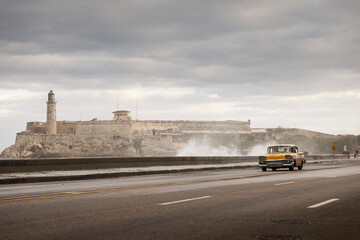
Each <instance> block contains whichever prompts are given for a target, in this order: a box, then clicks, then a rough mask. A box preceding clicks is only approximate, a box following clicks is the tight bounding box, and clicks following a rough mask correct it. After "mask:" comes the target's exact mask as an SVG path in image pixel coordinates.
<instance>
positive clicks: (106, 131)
mask: <svg viewBox="0 0 360 240" xmlns="http://www.w3.org/2000/svg"><path fill="white" fill-rule="evenodd" d="M75 135H76V136H77V137H79V138H80V139H87V138H104V139H107V140H109V141H110V140H112V139H113V140H116V139H117V138H131V135H132V132H131V127H130V122H129V121H89V122H76V123H75Z"/></svg>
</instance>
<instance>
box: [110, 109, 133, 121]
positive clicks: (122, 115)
mask: <svg viewBox="0 0 360 240" xmlns="http://www.w3.org/2000/svg"><path fill="white" fill-rule="evenodd" d="M129 113H130V111H126V110H122V111H115V112H113V114H114V118H113V120H115V121H129V120H131V117H130V116H129Z"/></svg>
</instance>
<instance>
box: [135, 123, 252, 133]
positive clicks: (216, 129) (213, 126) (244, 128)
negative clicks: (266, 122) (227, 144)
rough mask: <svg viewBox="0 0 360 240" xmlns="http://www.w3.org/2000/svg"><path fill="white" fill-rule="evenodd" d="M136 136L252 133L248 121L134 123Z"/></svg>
mask: <svg viewBox="0 0 360 240" xmlns="http://www.w3.org/2000/svg"><path fill="white" fill-rule="evenodd" d="M131 129H132V132H133V133H134V134H135V135H157V134H159V133H174V134H182V133H246V132H250V123H249V122H248V121H154V120H149V121H132V124H131Z"/></svg>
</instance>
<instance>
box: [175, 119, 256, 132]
mask: <svg viewBox="0 0 360 240" xmlns="http://www.w3.org/2000/svg"><path fill="white" fill-rule="evenodd" d="M180 131H182V132H192V131H194V132H206V131H213V132H224V133H226V132H246V131H250V124H249V122H247V121H184V122H183V123H182V124H181V126H180Z"/></svg>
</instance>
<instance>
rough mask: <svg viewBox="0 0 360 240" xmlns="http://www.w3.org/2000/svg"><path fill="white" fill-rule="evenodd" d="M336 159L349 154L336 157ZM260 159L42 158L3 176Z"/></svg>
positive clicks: (13, 165)
mask: <svg viewBox="0 0 360 240" xmlns="http://www.w3.org/2000/svg"><path fill="white" fill-rule="evenodd" d="M335 158H336V159H339V158H342V159H345V158H347V155H343V154H336V155H335ZM306 159H307V160H317V159H332V155H331V154H317V155H308V156H307V158H306ZM257 161H258V156H228V157H224V156H218V157H214V156H209V157H89V158H47V159H45V158H41V159H2V160H0V173H15V172H37V171H68V170H91V169H109V168H131V167H153V166H184V165H214V164H231V163H244V162H257Z"/></svg>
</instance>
